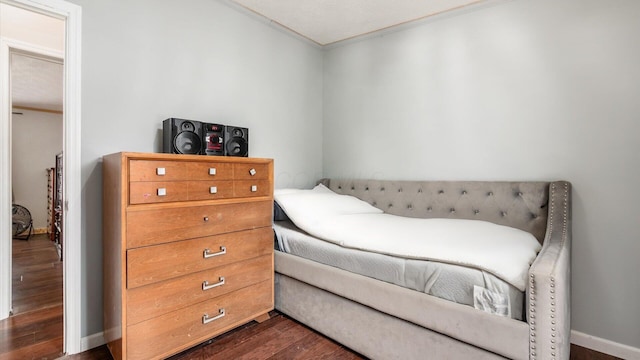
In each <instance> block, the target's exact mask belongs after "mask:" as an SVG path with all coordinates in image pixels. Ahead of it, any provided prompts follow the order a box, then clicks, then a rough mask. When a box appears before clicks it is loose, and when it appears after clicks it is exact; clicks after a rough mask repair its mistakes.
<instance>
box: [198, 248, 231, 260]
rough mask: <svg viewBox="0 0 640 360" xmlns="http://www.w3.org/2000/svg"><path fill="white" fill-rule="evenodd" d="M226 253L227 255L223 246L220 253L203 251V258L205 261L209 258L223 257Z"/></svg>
mask: <svg viewBox="0 0 640 360" xmlns="http://www.w3.org/2000/svg"><path fill="white" fill-rule="evenodd" d="M226 253H227V248H226V247H225V246H220V251H218V252H215V253H212V252H211V250H209V249H204V253H203V256H204V258H205V259H208V258H210V257H214V256H219V255H224V254H226Z"/></svg>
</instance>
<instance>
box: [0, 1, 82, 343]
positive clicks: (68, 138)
mask: <svg viewBox="0 0 640 360" xmlns="http://www.w3.org/2000/svg"><path fill="white" fill-rule="evenodd" d="M0 2H2V3H5V4H9V5H13V6H17V7H21V8H25V9H28V10H31V11H36V12H39V13H42V14H45V15H49V16H54V17H58V18H61V19H64V20H65V41H64V44H65V50H64V107H63V109H64V110H63V118H64V119H63V162H64V165H63V166H64V167H63V171H64V179H63V185H62V186H63V188H62V191H63V193H64V200H65V202H64V209H63V213H64V216H63V221H64V224H63V226H64V243H63V259H64V261H63V273H64V293H63V302H64V352H66V353H67V354H75V353H78V352H81V351H82V349H81V344H82V336H81V334H80V331H81V318H82V302H81V297H80V296H81V295H82V274H81V267H82V266H81V265H82V257H81V255H82V252H81V246H82V241H81V236H82V234H81V225H82V224H81V214H82V209H81V205H82V201H81V200H82V199H81V194H82V193H81V157H80V150H81V143H80V136H81V132H80V124H81V121H80V119H81V107H80V104H81V101H80V95H81V93H80V75H81V71H80V60H81V50H80V45H81V41H80V40H81V25H82V9H81V8H80V6H78V5H76V4H72V3H70V2H67V1H64V0H0ZM12 49H15V50H26V51H30V52H34V47H33V46H32V45H31V46H28V45H25V44H24V43H20V42H17V41H11V40H8V39H0V63H1V64H2V65H1V66H0V96H1V97H0V144H2V145H0V147H1V149H0V154H2V155H0V235H1V234H4V235H2V236H0V239H1V240H0V319H5V318H7V317H8V316H9V312H10V310H11V239H5V237H11V235H10V234H11V211H10V210H9V209H10V207H11V206H10V205H11V121H10V119H11V107H10V106H9V105H10V104H11V98H10V84H9V80H10V76H9V69H10V67H9V53H10V52H11V51H12ZM40 50H41V51H43V49H40ZM35 52H38V51H35ZM48 55H51V54H48Z"/></svg>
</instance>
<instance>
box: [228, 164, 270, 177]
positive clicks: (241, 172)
mask: <svg viewBox="0 0 640 360" xmlns="http://www.w3.org/2000/svg"><path fill="white" fill-rule="evenodd" d="M233 179H234V180H251V179H269V166H268V165H267V164H251V163H249V164H234V165H233Z"/></svg>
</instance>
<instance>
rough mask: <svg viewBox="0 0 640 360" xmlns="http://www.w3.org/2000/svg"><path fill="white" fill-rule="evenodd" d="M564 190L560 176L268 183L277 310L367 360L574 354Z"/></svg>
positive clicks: (566, 186) (567, 208) (567, 212)
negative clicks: (294, 186)
mask: <svg viewBox="0 0 640 360" xmlns="http://www.w3.org/2000/svg"><path fill="white" fill-rule="evenodd" d="M301 193H302V194H301ZM318 193H322V194H323V195H319V194H318ZM325 194H326V195H325ZM570 194H571V185H570V184H569V183H568V182H566V181H556V182H456V181H451V182H433V181H432V182H429V181H388V180H357V179H323V180H321V181H320V183H319V186H316V187H315V188H314V189H309V190H276V195H275V199H276V211H275V217H274V219H275V220H276V221H274V230H275V234H276V244H275V246H276V249H277V250H278V251H276V252H275V270H276V287H275V302H276V308H277V309H278V310H279V311H281V312H283V313H285V314H287V315H289V316H291V317H292V318H294V319H296V320H298V321H300V322H302V323H304V324H306V325H308V326H310V327H311V328H314V329H316V330H318V331H319V332H321V333H323V334H325V335H327V336H328V337H330V338H333V339H334V340H336V341H338V342H340V343H342V344H344V345H346V346H348V347H350V348H352V349H353V350H355V351H357V352H359V353H361V354H363V355H365V356H367V357H370V358H374V359H425V358H433V359H471V358H473V359H501V358H509V359H568V358H569V347H570V343H569V332H570V310H569V304H570V299H569V296H570V276H569V271H570V242H571V214H570V208H571V207H570ZM334 195H335V196H341V197H340V198H336V197H334ZM325 198H329V199H331V202H329V203H326V204H329V205H330V206H329V205H327V206H325V202H324V201H325ZM334 199H339V200H338V206H337V208H338V209H339V210H338V212H339V214H337V216H336V214H335V210H331V212H326V213H325V211H328V210H327V209H326V208H329V207H333V208H335V207H336V206H335V201H336V200H334ZM347 200H348V201H347ZM354 200H355V202H354ZM308 205H311V206H312V207H313V210H312V214H313V215H314V216H301V215H300V214H299V213H298V210H297V209H304V208H305V207H309V206H308ZM291 214H293V215H294V216H290V215H291ZM425 224H426V225H425ZM314 226H315V227H314ZM354 228H355V229H356V230H353V231H352V230H350V229H354ZM408 229H412V231H409V230H408ZM434 229H435V230H434ZM485 231H487V232H486V234H487V236H483V234H485ZM431 233H433V234H436V235H437V236H431V235H429V234H431ZM415 234H419V236H416V235H415ZM451 234H455V235H451ZM469 234H472V235H474V236H473V237H472V239H473V240H472V241H469V238H470V236H469ZM502 234H504V236H503V235H502ZM432 237H440V238H443V239H446V241H442V240H441V239H440V240H438V241H439V242H430V240H428V239H430V238H432ZM483 237H486V238H487V239H486V240H482V241H487V243H486V244H485V243H483V242H481V241H480V240H477V239H482V238H483ZM502 238H505V240H502ZM389 239H390V240H389ZM514 239H516V240H514ZM441 243H444V244H445V246H442V245H440V244H441ZM389 244H391V245H389ZM425 244H426V245H425ZM479 244H484V245H479ZM485 249H486V250H487V251H485ZM487 253H488V254H487ZM491 256H493V258H492V257H491ZM459 257H462V258H461V259H460V258H459ZM516 270H517V271H516Z"/></svg>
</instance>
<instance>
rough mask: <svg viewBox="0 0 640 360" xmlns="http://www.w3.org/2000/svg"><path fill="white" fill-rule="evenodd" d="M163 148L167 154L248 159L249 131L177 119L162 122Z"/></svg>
mask: <svg viewBox="0 0 640 360" xmlns="http://www.w3.org/2000/svg"><path fill="white" fill-rule="evenodd" d="M162 131H163V148H162V151H163V152H165V153H170V154H202V155H218V156H240V157H247V156H249V129H247V128H243V127H239V126H229V125H227V126H225V125H220V124H211V123H205V122H200V121H196V120H186V119H178V118H170V119H166V120H164V121H163V122H162Z"/></svg>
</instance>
